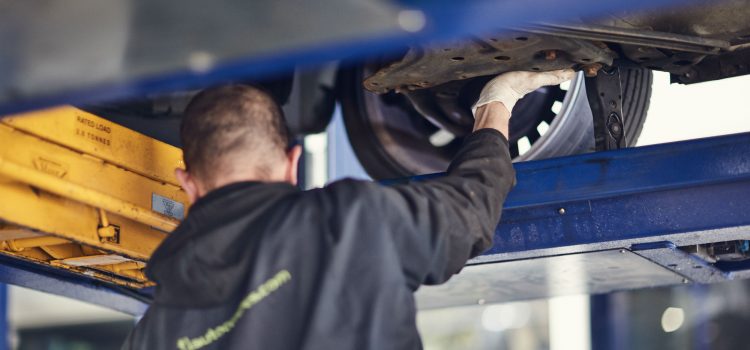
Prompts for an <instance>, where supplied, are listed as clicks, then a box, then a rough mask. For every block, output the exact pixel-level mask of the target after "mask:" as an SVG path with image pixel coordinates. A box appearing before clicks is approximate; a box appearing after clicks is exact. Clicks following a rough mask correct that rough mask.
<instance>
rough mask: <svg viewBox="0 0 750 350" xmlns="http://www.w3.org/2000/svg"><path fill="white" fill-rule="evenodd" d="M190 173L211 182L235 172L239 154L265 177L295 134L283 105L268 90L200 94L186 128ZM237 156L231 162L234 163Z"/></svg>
mask: <svg viewBox="0 0 750 350" xmlns="http://www.w3.org/2000/svg"><path fill="white" fill-rule="evenodd" d="M180 139H181V142H182V148H183V158H184V160H185V166H186V168H187V170H188V171H189V172H190V173H191V174H193V175H194V176H196V177H198V178H199V179H200V180H201V181H204V182H205V183H206V184H211V183H213V182H214V175H215V173H216V172H226V171H232V170H233V169H234V164H233V162H236V160H237V158H236V157H237V156H243V157H244V159H243V160H244V161H246V162H247V161H249V162H252V163H253V164H252V165H253V167H254V168H255V169H256V171H257V172H258V173H259V174H258V175H259V176H261V177H262V176H263V175H264V174H268V173H269V171H270V167H271V166H272V164H273V163H272V162H277V161H278V159H277V158H275V157H279V156H281V157H283V156H284V155H285V153H286V149H287V145H288V144H289V132H288V131H287V128H286V124H285V122H284V114H283V112H282V110H281V108H280V107H279V105H278V104H277V103H276V102H275V101H274V99H273V98H272V97H271V96H270V95H269V94H268V93H266V92H265V91H263V90H261V89H259V88H256V87H252V86H247V85H225V86H220V87H214V88H209V89H206V90H203V91H202V92H200V93H199V94H197V95H196V96H195V97H193V99H192V100H191V101H190V103H189V104H188V106H187V107H186V108H185V113H184V115H183V119H182V126H181V127H180ZM230 158H231V159H230Z"/></svg>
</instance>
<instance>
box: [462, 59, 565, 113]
mask: <svg viewBox="0 0 750 350" xmlns="http://www.w3.org/2000/svg"><path fill="white" fill-rule="evenodd" d="M575 75H576V72H575V71H573V70H572V69H561V70H556V71H551V72H539V73H536V72H507V73H503V74H500V75H498V76H496V77H495V78H494V79H492V80H490V81H489V82H488V83H487V85H485V86H484V88H483V89H482V93H480V94H479V100H477V103H475V104H474V106H472V107H471V113H472V114H474V115H476V112H477V108H478V107H481V106H484V105H486V104H488V103H490V102H502V104H503V105H505V108H507V109H508V111H509V112H512V111H513V106H515V105H516V102H518V100H520V99H521V98H522V97H523V96H524V95H526V94H528V93H529V92H532V91H534V90H536V89H538V88H540V87H542V86H547V85H557V84H560V83H563V82H566V81H568V80H570V79H573V77H574V76H575Z"/></svg>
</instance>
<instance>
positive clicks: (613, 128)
mask: <svg viewBox="0 0 750 350" xmlns="http://www.w3.org/2000/svg"><path fill="white" fill-rule="evenodd" d="M609 129H610V130H611V131H612V133H613V134H615V135H618V134H620V132H622V128H620V124H617V123H615V124H612V125H610V126H609Z"/></svg>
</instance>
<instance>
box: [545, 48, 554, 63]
mask: <svg viewBox="0 0 750 350" xmlns="http://www.w3.org/2000/svg"><path fill="white" fill-rule="evenodd" d="M556 58H557V51H555V50H547V51H544V59H545V60H547V61H554V60H555V59H556Z"/></svg>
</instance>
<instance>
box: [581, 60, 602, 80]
mask: <svg viewBox="0 0 750 350" xmlns="http://www.w3.org/2000/svg"><path fill="white" fill-rule="evenodd" d="M602 67H603V66H602V65H601V63H592V64H589V65H587V66H584V67H583V74H585V75H586V76H587V77H589V78H593V77H595V76H596V75H597V74H598V73H599V70H600V69H602Z"/></svg>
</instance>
